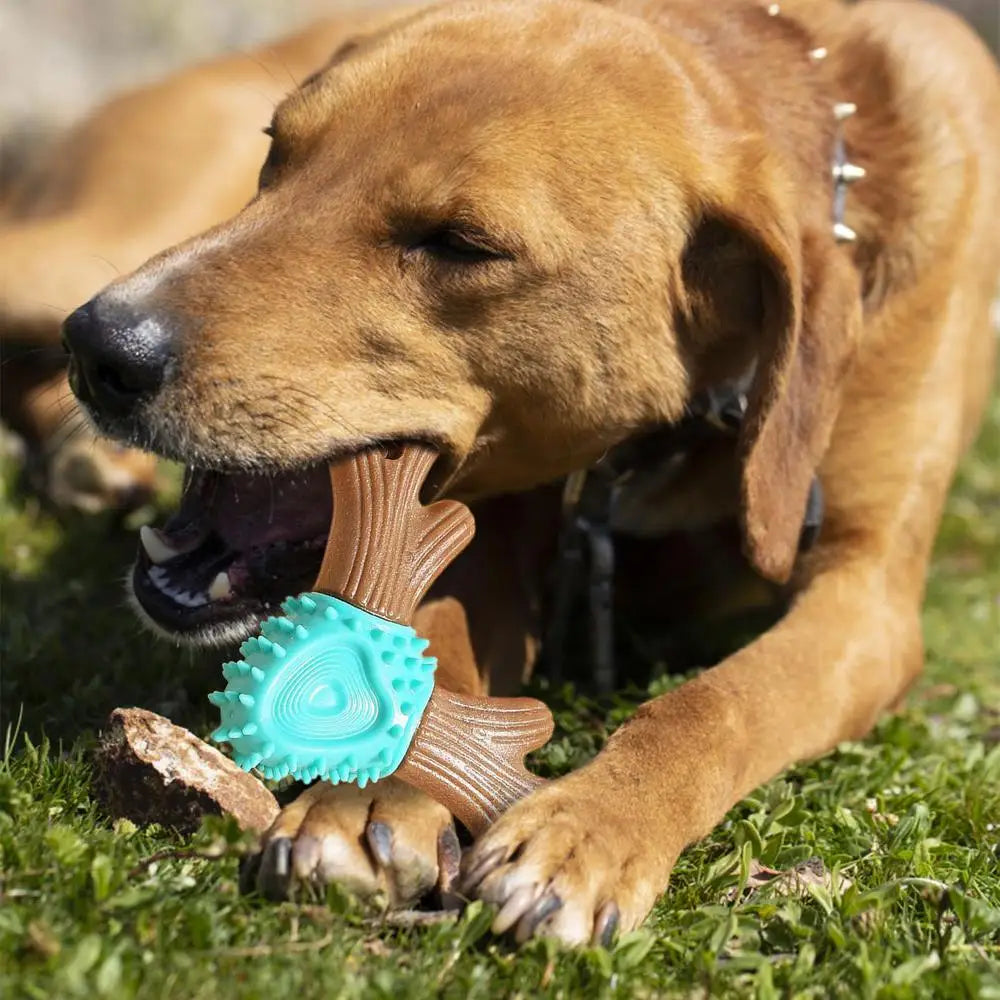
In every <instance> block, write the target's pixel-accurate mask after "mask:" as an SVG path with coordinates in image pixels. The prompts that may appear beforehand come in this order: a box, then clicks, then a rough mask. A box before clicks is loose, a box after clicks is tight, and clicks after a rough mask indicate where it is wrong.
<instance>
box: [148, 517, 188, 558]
mask: <svg viewBox="0 0 1000 1000" xmlns="http://www.w3.org/2000/svg"><path fill="white" fill-rule="evenodd" d="M139 541H140V542H142V547H143V548H144V549H145V550H146V555H147V556H149V558H150V559H151V560H152V561H153V562H154V563H156V565H159V564H160V563H165V562H168V561H169V560H171V559H175V558H176V557H177V556H179V555H182V553H181V551H180V550H179V549H175V548H174V547H173V546H172V545H170V544H169V543H168V542H166V541H165V540H164V537H163V532H161V531H157V530H156V529H155V528H151V527H150V526H149V525H148V524H144V525H143V526H142V527H141V528H140V529H139Z"/></svg>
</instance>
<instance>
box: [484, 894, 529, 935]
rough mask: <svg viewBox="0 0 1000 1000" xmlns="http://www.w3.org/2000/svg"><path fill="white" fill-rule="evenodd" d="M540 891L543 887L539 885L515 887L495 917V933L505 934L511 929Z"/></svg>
mask: <svg viewBox="0 0 1000 1000" xmlns="http://www.w3.org/2000/svg"><path fill="white" fill-rule="evenodd" d="M540 891H541V887H540V886H537V885H526V886H522V887H521V888H520V889H515V890H514V892H513V893H512V894H511V896H510V897H509V898H508V900H507V901H506V902H505V903H504V904H503V906H501V907H500V912H499V913H497V915H496V917H494V919H493V933H494V934H504V933H506V932H507V931H508V930H510V928H511V927H513V926H514V925H515V924H516V923H517V922H518V921H519V920H520V919H521V917H522V916H523V915H524V912H525V911H526V910H528V909H529V908H530V907H531V906H532V904H533V903H534V902H535V898H536V897H537V896H538V894H539V892H540Z"/></svg>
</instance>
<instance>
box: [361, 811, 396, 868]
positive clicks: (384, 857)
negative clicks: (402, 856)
mask: <svg viewBox="0 0 1000 1000" xmlns="http://www.w3.org/2000/svg"><path fill="white" fill-rule="evenodd" d="M366 835H367V837H368V846H369V848H371V852H372V854H373V855H374V856H375V860H376V861H378V863H379V864H380V865H381V866H382V867H383V868H388V867H389V866H390V865H391V864H392V830H390V829H389V827H388V826H386V824H385V823H378V822H372V823H369V824H368V829H367V831H366Z"/></svg>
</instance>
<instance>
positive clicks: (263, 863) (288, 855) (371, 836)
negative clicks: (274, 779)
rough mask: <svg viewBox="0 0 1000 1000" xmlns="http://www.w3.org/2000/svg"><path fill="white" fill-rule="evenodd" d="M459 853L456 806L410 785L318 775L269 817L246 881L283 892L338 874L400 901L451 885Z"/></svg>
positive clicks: (361, 892)
mask: <svg viewBox="0 0 1000 1000" xmlns="http://www.w3.org/2000/svg"><path fill="white" fill-rule="evenodd" d="M460 857H461V850H460V848H459V844H458V837H457V835H456V833H455V827H454V824H453V822H452V818H451V814H450V813H449V812H448V810H447V809H445V808H444V807H443V806H441V805H438V803H436V802H434V801H433V800H432V799H430V798H428V797H427V796H426V795H424V794H423V793H422V792H419V791H417V790H416V789H414V788H411V787H410V786H409V785H405V784H403V782H401V781H398V780H397V779H395V778H385V779H384V780H382V781H379V782H376V783H375V784H372V785H368V786H367V787H366V788H364V789H361V788H358V787H357V786H356V785H353V784H343V785H330V784H328V783H327V782H317V783H315V784H313V785H311V786H310V787H309V788H307V789H306V791H305V792H303V793H302V795H300V796H299V797H298V798H297V799H296V800H295V801H294V802H292V803H291V805H289V806H286V807H285V809H283V810H282V812H281V813H280V814H279V816H278V818H277V819H276V820H275V821H274V823H273V824H272V825H271V828H270V829H269V830H268V831H267V833H266V834H265V836H264V843H263V846H262V850H261V852H260V853H259V854H258V855H256V856H255V857H253V858H250V859H249V860H248V861H246V862H245V863H244V865H243V868H242V870H241V872H240V888H241V889H242V890H243V891H244V892H252V891H254V890H256V891H258V892H260V893H261V894H263V895H264V896H266V897H268V898H269V899H276V900H277V899H286V898H288V897H290V896H294V895H296V894H298V891H299V890H305V891H306V892H308V891H309V890H312V889H317V888H319V889H321V888H322V887H324V886H326V885H328V884H330V883H333V882H336V883H339V884H340V885H341V886H343V887H344V888H345V889H347V890H349V891H351V892H353V893H355V894H356V895H357V896H359V897H361V898H363V899H369V900H372V899H377V898H381V899H384V900H385V901H386V902H387V903H388V904H389V905H390V906H393V907H402V906H408V905H411V904H413V903H415V902H416V901H417V900H419V899H420V898H421V897H423V896H425V895H426V894H427V893H428V892H429V891H430V890H432V889H435V888H436V889H439V890H440V891H441V892H442V893H443V894H445V893H447V892H448V891H449V890H450V888H451V884H452V882H453V880H454V879H455V878H456V876H457V874H458V865H459V859H460Z"/></svg>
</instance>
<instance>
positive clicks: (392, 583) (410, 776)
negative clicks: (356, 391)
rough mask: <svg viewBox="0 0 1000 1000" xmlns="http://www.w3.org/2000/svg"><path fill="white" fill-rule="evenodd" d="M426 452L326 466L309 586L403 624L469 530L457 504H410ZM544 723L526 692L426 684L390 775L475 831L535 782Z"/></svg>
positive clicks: (545, 713)
mask: <svg viewBox="0 0 1000 1000" xmlns="http://www.w3.org/2000/svg"><path fill="white" fill-rule="evenodd" d="M436 458H437V454H436V453H435V452H434V451H433V450H432V449H430V448H428V447H426V446H423V445H405V446H402V447H400V448H397V449H393V450H392V451H390V452H383V451H379V450H373V451H366V452H362V453H361V454H358V455H355V456H352V457H349V458H346V459H343V460H341V461H338V462H333V463H331V465H330V483H331V486H332V489H333V521H332V522H331V525H330V536H329V539H328V540H327V546H326V552H325V553H324V555H323V562H322V565H321V566H320V570H319V575H318V576H317V578H316V584H315V589H316V590H319V591H322V592H324V593H327V594H332V595H333V596H335V597H339V598H341V599H343V600H345V601H349V602H350V603H352V604H355V605H357V606H358V607H361V608H364V609H365V610H366V611H369V612H371V613H372V614H376V615H379V616H380V617H382V618H387V619H389V620H391V621H395V622H401V623H404V624H409V622H410V621H411V620H412V618H413V614H414V612H415V611H416V608H417V605H418V604H419V603H420V601H421V600H422V599H423V597H424V595H425V594H426V593H427V591H428V590H429V589H430V586H431V584H433V582H434V581H435V580H436V579H437V577H438V576H439V575H440V574H441V572H442V571H443V570H444V569H445V567H446V566H448V564H449V563H451V562H452V560H454V559H455V557H456V556H457V555H458V554H459V553H460V552H461V551H462V550H463V549H464V548H465V547H466V546H467V545H468V544H469V542H470V541H471V540H472V536H473V534H474V532H475V523H474V521H473V518H472V513H471V512H470V511H469V509H468V508H467V507H466V506H465V505H464V504H461V503H458V502H457V501H454V500H439V501H437V502H436V503H433V504H430V505H429V506H426V507H425V506H423V505H422V504H421V503H420V488H421V486H422V485H423V482H424V479H425V477H426V476H427V473H428V472H429V470H430V468H431V466H432V465H433V464H434V461H435V459H436ZM431 652H432V653H433V649H432V650H431ZM552 729H553V722H552V715H551V713H550V712H549V710H548V708H546V707H545V705H544V704H542V702H540V701H536V700H535V699H533V698H485V697H471V696H468V695H459V694H454V693H453V692H450V691H444V690H442V689H441V688H437V687H436V688H435V689H434V691H433V693H432V694H431V698H430V701H429V703H428V705H427V708H426V709H425V710H424V714H423V717H422V719H421V722H420V725H419V726H418V727H417V730H416V732H415V733H414V735H413V740H412V742H411V744H410V748H409V750H408V751H407V754H406V756H405V758H404V759H403V762H402V763H401V764H400V765H399V767H398V768H397V769H396V772H395V773H396V774H397V775H398V777H400V778H401V779H402V780H403V781H405V782H407V783H408V784H410V785H413V786H415V787H417V788H420V789H421V790H422V791H424V792H426V793H427V794H428V795H430V796H431V797H432V798H434V799H436V800H437V801H438V802H440V803H442V805H444V806H446V807H447V808H448V809H449V810H450V811H451V812H452V814H453V815H455V816H456V817H458V819H460V820H461V821H462V823H464V824H465V826H466V827H467V828H468V829H469V831H470V832H471V833H472V834H473V835H478V834H479V833H480V832H481V831H482V830H484V829H485V828H486V827H487V826H489V825H490V824H491V823H492V822H493V821H494V820H495V819H496V818H497V817H498V816H499V815H500V814H501V813H502V812H504V810H505V809H507V808H508V806H510V805H512V804H513V803H514V802H516V801H517V800H518V799H520V798H523V797H524V796H525V795H526V794H527V793H528V792H530V791H531V790H532V788H534V787H536V786H537V785H538V784H540V783H541V782H542V779H541V778H538V777H536V776H535V775H533V774H532V773H531V772H530V771H528V770H527V769H526V768H525V766H524V757H525V754H527V753H529V752H530V751H532V750H536V749H538V747H541V746H544V745H545V743H547V742H548V740H549V737H550V736H551V735H552Z"/></svg>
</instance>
